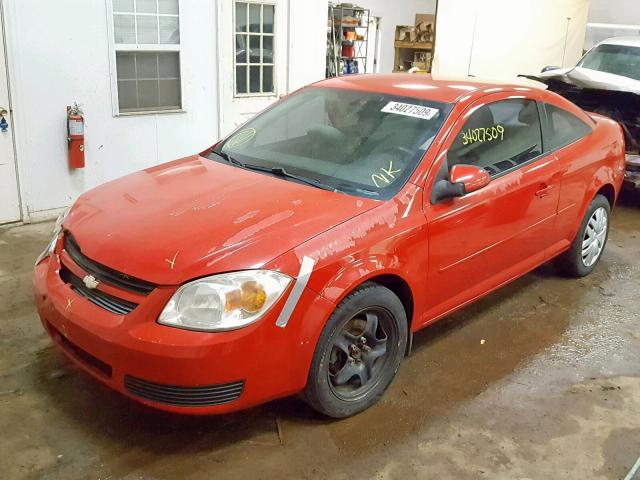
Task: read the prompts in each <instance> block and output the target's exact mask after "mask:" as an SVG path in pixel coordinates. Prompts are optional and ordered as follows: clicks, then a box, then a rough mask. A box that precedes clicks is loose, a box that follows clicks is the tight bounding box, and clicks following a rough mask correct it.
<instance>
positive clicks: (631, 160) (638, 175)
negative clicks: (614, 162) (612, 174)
mask: <svg viewBox="0 0 640 480" xmlns="http://www.w3.org/2000/svg"><path fill="white" fill-rule="evenodd" d="M626 157H627V168H626V171H625V173H624V186H625V187H627V188H632V189H640V155H634V154H631V153H627V156H626Z"/></svg>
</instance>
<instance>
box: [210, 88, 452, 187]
mask: <svg viewBox="0 0 640 480" xmlns="http://www.w3.org/2000/svg"><path fill="white" fill-rule="evenodd" d="M450 111H451V105H450V104H444V103H438V102H432V101H428V100H421V99H416V98H407V97H398V96H393V95H386V94H382V93H371V92H359V91H351V90H343V89H334V88H320V87H310V88H305V89H303V90H301V91H300V92H299V93H296V94H294V95H292V96H291V97H289V98H287V99H285V100H283V101H282V102H279V103H278V104H276V105H274V106H273V107H272V108H270V109H268V110H266V111H265V112H264V113H262V114H260V115H258V116H257V117H255V118H254V119H253V120H251V121H249V122H248V123H246V124H245V125H244V126H243V127H242V128H240V129H239V130H238V131H237V132H235V133H234V134H233V135H231V136H230V137H229V138H228V139H227V140H225V142H223V143H221V144H219V145H218V146H216V148H215V149H214V151H213V153H212V154H211V155H210V158H211V159H214V160H218V161H225V160H226V161H229V162H231V163H234V164H236V165H238V166H241V165H240V163H242V164H243V165H242V166H244V167H245V168H253V169H256V170H264V171H266V172H268V173H273V174H275V175H279V176H282V177H283V178H285V179H288V180H291V181H304V182H305V183H310V184H315V185H316V186H321V188H323V187H324V188H329V189H331V190H337V191H342V192H345V193H350V194H354V195H358V196H366V197H372V198H380V199H388V198H391V197H392V196H393V195H395V194H396V193H397V192H398V191H399V190H400V188H401V187H402V186H403V185H404V184H405V183H406V181H407V179H408V178H409V176H410V175H411V173H412V172H413V171H414V170H415V168H416V166H417V164H418V163H419V161H420V159H421V158H422V156H423V154H424V153H425V151H426V150H427V149H428V148H429V146H430V145H431V143H432V142H433V139H434V138H435V136H436V134H437V133H438V131H439V130H440V127H441V126H442V124H443V122H444V120H445V119H446V117H447V116H448V114H449V112H450ZM293 177H296V178H293Z"/></svg>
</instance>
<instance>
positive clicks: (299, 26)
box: [288, 0, 329, 92]
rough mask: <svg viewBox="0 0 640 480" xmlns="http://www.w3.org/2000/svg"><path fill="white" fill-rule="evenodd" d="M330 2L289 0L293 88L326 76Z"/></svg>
mask: <svg viewBox="0 0 640 480" xmlns="http://www.w3.org/2000/svg"><path fill="white" fill-rule="evenodd" d="M328 6H329V2H328V0H303V1H301V0H289V18H290V19H292V21H291V22H290V24H291V29H290V32H289V52H290V53H289V66H288V69H289V91H290V92H292V91H294V90H296V89H298V88H300V87H303V86H305V85H307V84H309V83H312V82H316V81H318V80H322V79H323V78H324V75H325V59H326V55H327V18H328V13H327V12H328Z"/></svg>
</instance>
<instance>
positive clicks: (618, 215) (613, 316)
mask: <svg viewBox="0 0 640 480" xmlns="http://www.w3.org/2000/svg"><path fill="white" fill-rule="evenodd" d="M50 230H51V224H39V225H27V226H19V227H6V228H2V229H0V333H1V335H0V432H2V433H1V434H0V472H2V473H0V477H2V478H7V479H16V478H44V479H53V478H63V479H80V478H82V479H84V478H87V479H120V478H125V479H172V480H175V479H205V478H206V479H209V478H222V479H243V480H245V479H248V478H251V479H262V478H331V479H333V478H335V479H351V478H354V477H357V478H384V479H386V478H421V479H444V478H454V479H460V480H463V479H478V478H479V479H482V478H491V479H509V480H512V479H520V480H523V479H587V478H588V479H618V478H623V477H624V476H625V475H626V473H627V472H628V471H629V469H630V468H631V466H632V464H633V463H634V461H635V460H636V458H637V457H638V455H640V289H639V288H638V286H639V285H640V208H638V206H637V205H636V200H635V199H632V198H630V197H627V198H623V200H622V202H621V205H620V206H619V207H618V209H617V210H616V211H615V213H614V218H613V228H612V232H611V237H610V241H609V244H608V246H607V250H606V252H605V255H604V258H603V261H602V263H601V264H600V265H599V267H598V269H597V270H596V272H595V273H594V274H593V275H591V276H590V277H588V278H585V279H581V280H575V279H566V278H560V277H557V276H556V275H555V274H554V271H553V269H552V268H551V267H549V266H544V267H542V268H540V269H538V270H537V271H535V272H533V273H532V274H530V275H527V276H526V277H524V278H522V279H520V280H518V281H516V282H514V283H512V284H511V285H509V286H507V287H505V288H503V289H502V290H501V291H499V292H497V293H495V294H493V295H491V296H489V297H487V298H485V299H483V300H481V301H480V302H478V303H476V304H475V305H473V306H471V307H469V308H467V309H465V310H463V311H461V312H459V313H457V314H455V315H453V316H451V317H449V318H447V319H445V320H442V321H441V322H439V323H438V324H437V325H435V326H434V327H432V328H429V329H427V330H426V331H423V332H421V333H419V334H418V335H417V336H416V339H415V349H414V354H413V355H412V356H411V357H410V358H408V359H406V361H405V362H404V364H403V366H402V368H401V370H400V373H399V376H398V378H397V379H396V381H395V382H394V383H393V385H392V386H391V388H390V389H389V391H388V392H387V394H386V395H385V396H384V399H383V400H382V402H380V403H379V404H378V405H376V406H375V407H374V408H372V409H370V410H369V411H367V412H364V413H363V414H361V415H358V416H357V417H355V418H351V419H347V420H342V421H331V420H327V419H325V418H322V417H320V416H318V415H316V414H314V413H313V412H312V411H311V410H310V409H309V408H307V407H306V406H305V405H304V404H303V403H302V402H300V401H299V400H297V399H285V400H280V401H276V402H272V403H270V404H267V405H264V406H262V407H259V408H255V409H252V410H250V411H247V412H243V413H239V414H234V415H228V416H223V417H205V418H194V417H181V416H175V415H167V414H162V413H158V412H155V411H152V410H149V409H146V408H144V407H141V406H139V405H137V404H135V403H133V402H131V401H129V400H127V399H126V398H124V397H122V396H120V395H119V394H116V393H114V392H112V391H110V390H108V389H107V388H105V387H103V386H102V385H100V384H98V383H97V382H96V381H94V380H92V379H91V378H88V377H87V376H86V375H85V374H83V373H82V372H80V371H78V370H77V369H76V368H73V367H72V366H70V365H69V364H68V363H67V362H66V361H65V360H64V358H63V357H62V356H61V355H60V354H59V353H58V352H57V351H56V350H55V349H54V348H53V347H52V345H51V343H50V341H49V339H48V338H47V337H46V336H45V334H44V333H43V331H42V328H41V326H40V323H39V321H38V318H37V316H36V313H35V311H34V308H33V305H32V299H31V286H30V282H31V280H30V279H31V272H32V264H33V261H34V259H35V257H36V255H37V254H38V253H39V251H40V250H41V249H42V248H43V247H44V246H45V244H46V243H47V240H48V239H49V235H50V233H49V232H50ZM481 340H484V342H481Z"/></svg>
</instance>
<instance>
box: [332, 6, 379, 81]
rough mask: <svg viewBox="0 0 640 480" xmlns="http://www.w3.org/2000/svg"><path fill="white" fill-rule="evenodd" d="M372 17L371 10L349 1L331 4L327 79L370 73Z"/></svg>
mask: <svg viewBox="0 0 640 480" xmlns="http://www.w3.org/2000/svg"><path fill="white" fill-rule="evenodd" d="M370 20H371V12H370V10H369V9H366V8H360V7H356V6H353V5H345V4H340V5H329V16H328V24H327V68H326V76H327V78H329V77H337V76H340V75H348V74H352V73H366V72H367V56H368V53H369V23H370ZM349 37H353V38H352V39H351V38H349Z"/></svg>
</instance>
